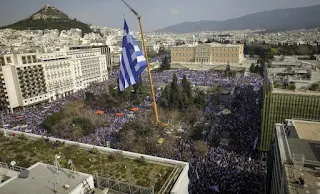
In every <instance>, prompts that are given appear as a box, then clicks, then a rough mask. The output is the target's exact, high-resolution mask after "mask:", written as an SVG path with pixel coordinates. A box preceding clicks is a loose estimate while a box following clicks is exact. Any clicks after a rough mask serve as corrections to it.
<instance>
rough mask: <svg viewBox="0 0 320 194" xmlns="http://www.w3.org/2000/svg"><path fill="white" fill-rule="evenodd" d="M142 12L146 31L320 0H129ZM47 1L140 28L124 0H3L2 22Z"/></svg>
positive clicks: (90, 18) (93, 18) (86, 17)
mask: <svg viewBox="0 0 320 194" xmlns="http://www.w3.org/2000/svg"><path fill="white" fill-rule="evenodd" d="M126 1H127V3H128V4H130V5H131V6H132V7H133V8H134V9H135V10H136V11H137V12H138V13H139V14H140V15H141V16H142V20H143V24H144V30H145V31H153V30H156V29H159V28H163V27H167V26H170V25H173V24H177V23H181V22H185V21H199V20H225V19H229V18H235V17H239V16H243V15H246V14H249V13H255V12H259V11H265V10H273V9H280V8H292V7H303V6H309V5H315V4H320V0H126ZM45 4H50V5H52V6H55V7H56V8H58V9H60V10H62V11H63V12H64V13H66V14H68V15H69V16H70V17H75V18H77V19H78V20H80V21H83V22H87V23H92V24H97V25H102V26H109V27H118V28H122V27H123V14H124V15H125V18H126V19H127V22H128V24H129V27H130V28H131V29H133V30H136V29H138V23H137V20H136V19H135V16H134V15H133V14H132V13H131V12H130V11H129V10H128V9H127V8H126V6H125V5H124V4H123V3H122V1H121V0H0V26H3V25H7V24H11V23H14V22H16V21H19V20H21V19H24V18H27V17H29V16H30V15H31V14H33V13H35V12H37V11H38V10H39V9H40V8H41V7H43V6H44V5H45Z"/></svg>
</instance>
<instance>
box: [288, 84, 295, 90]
mask: <svg viewBox="0 0 320 194" xmlns="http://www.w3.org/2000/svg"><path fill="white" fill-rule="evenodd" d="M288 89H289V90H295V89H296V86H295V84H294V83H290V84H289V85H288Z"/></svg>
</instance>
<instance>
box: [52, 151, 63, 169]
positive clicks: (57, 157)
mask: <svg viewBox="0 0 320 194" xmlns="http://www.w3.org/2000/svg"><path fill="white" fill-rule="evenodd" d="M60 157H61V156H60V155H58V154H56V155H55V156H54V162H53V165H54V168H55V169H56V173H57V174H59V170H60V169H61V166H60V163H59V159H60Z"/></svg>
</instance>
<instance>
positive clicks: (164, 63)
mask: <svg viewBox="0 0 320 194" xmlns="http://www.w3.org/2000/svg"><path fill="white" fill-rule="evenodd" d="M169 69H170V63H169V59H168V57H167V56H165V57H164V58H163V59H162V63H161V70H169Z"/></svg>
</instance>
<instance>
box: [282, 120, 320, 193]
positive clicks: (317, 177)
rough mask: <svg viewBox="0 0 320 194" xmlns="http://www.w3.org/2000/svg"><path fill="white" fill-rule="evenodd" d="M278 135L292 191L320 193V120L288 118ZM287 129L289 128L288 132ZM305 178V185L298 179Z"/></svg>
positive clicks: (288, 187) (286, 175)
mask: <svg viewBox="0 0 320 194" xmlns="http://www.w3.org/2000/svg"><path fill="white" fill-rule="evenodd" d="M286 123H288V124H287V125H286V126H285V125H283V124H276V137H277V140H278V146H279V151H280V156H281V160H282V164H283V168H284V169H283V170H284V172H285V177H286V179H287V181H286V182H287V183H286V185H287V189H288V193H289V194H306V193H316V194H318V193H320V171H319V167H320V122H310V121H301V120H292V119H288V120H286ZM286 129H287V130H288V131H287V132H285V131H286ZM300 177H302V178H303V180H305V183H304V187H303V188H301V187H299V186H298V185H297V184H296V181H297V180H298V179H299V178H300Z"/></svg>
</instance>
